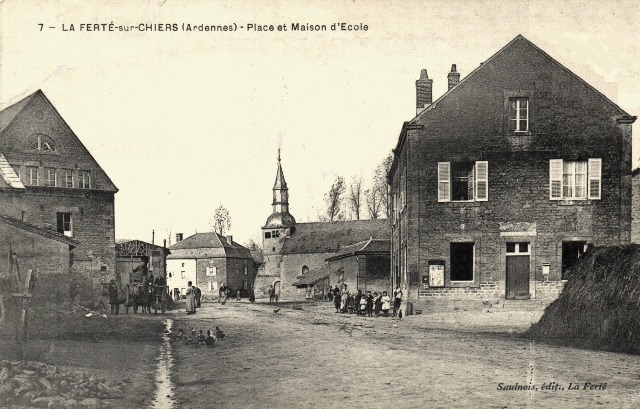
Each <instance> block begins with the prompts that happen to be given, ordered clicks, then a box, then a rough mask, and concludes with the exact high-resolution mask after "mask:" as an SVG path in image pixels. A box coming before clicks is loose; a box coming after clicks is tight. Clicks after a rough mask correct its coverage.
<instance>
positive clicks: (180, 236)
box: [176, 233, 183, 243]
mask: <svg viewBox="0 0 640 409" xmlns="http://www.w3.org/2000/svg"><path fill="white" fill-rule="evenodd" d="M182 237H183V233H176V243H178V242H181V241H182Z"/></svg>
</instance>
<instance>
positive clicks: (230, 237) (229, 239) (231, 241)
mask: <svg viewBox="0 0 640 409" xmlns="http://www.w3.org/2000/svg"><path fill="white" fill-rule="evenodd" d="M227 242H229V244H231V243H233V236H227Z"/></svg>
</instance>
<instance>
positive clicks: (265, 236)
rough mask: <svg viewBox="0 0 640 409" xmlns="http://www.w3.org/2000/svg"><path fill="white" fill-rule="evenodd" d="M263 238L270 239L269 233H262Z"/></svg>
mask: <svg viewBox="0 0 640 409" xmlns="http://www.w3.org/2000/svg"><path fill="white" fill-rule="evenodd" d="M264 238H265V239H270V238H271V232H270V231H267V232H265V233H264Z"/></svg>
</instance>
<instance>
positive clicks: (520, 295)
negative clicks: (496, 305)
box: [505, 242, 531, 300]
mask: <svg viewBox="0 0 640 409" xmlns="http://www.w3.org/2000/svg"><path fill="white" fill-rule="evenodd" d="M506 245H507V252H506V255H507V257H506V259H507V260H506V276H505V298H506V299H507V300H528V299H529V298H530V297H531V296H530V294H529V275H530V263H531V249H530V247H531V246H530V243H527V242H521V243H506Z"/></svg>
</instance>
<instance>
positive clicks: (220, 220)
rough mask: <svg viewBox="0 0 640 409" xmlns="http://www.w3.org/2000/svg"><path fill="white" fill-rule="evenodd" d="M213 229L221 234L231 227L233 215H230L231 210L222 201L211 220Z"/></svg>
mask: <svg viewBox="0 0 640 409" xmlns="http://www.w3.org/2000/svg"><path fill="white" fill-rule="evenodd" d="M210 223H211V229H212V230H213V231H214V232H216V233H219V234H222V235H224V233H225V232H226V231H228V230H230V229H231V216H230V215H229V210H227V208H226V207H224V206H223V205H222V203H220V205H218V208H217V209H216V211H215V213H214V214H213V218H212V219H211V221H210Z"/></svg>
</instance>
